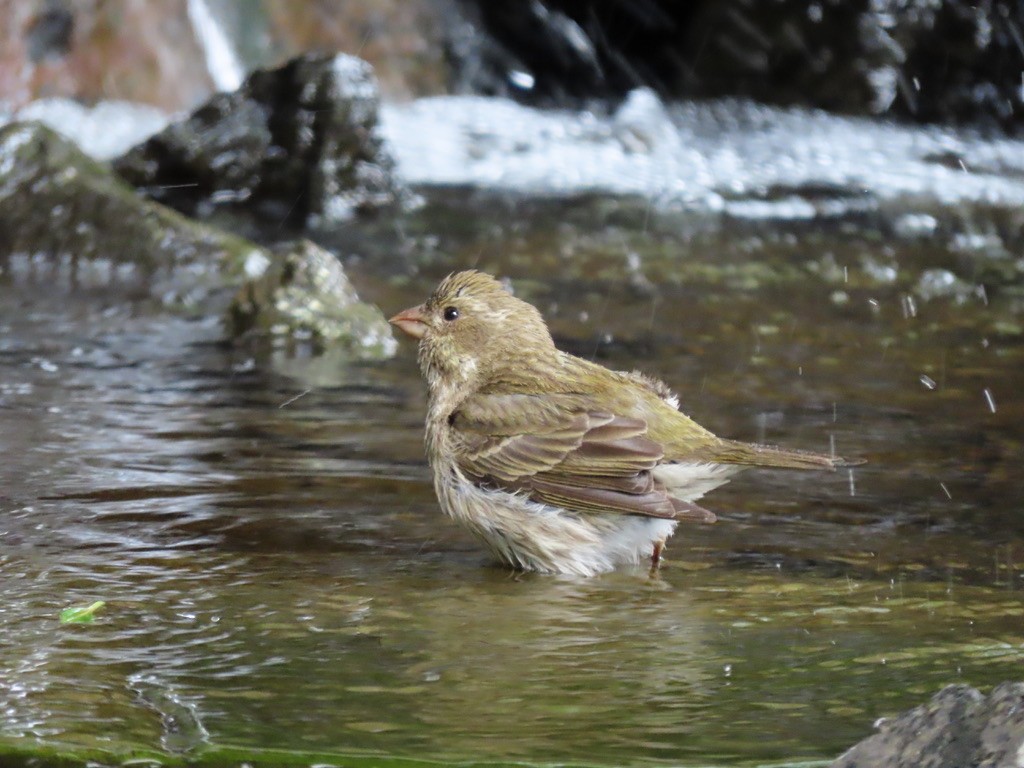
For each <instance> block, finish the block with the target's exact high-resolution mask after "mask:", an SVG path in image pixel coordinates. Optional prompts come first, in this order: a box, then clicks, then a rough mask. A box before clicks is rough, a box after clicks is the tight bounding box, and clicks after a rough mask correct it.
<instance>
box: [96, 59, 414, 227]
mask: <svg viewBox="0 0 1024 768" xmlns="http://www.w3.org/2000/svg"><path fill="white" fill-rule="evenodd" d="M377 108H378V91H377V86H376V83H375V81H374V79H373V72H372V70H371V69H370V67H369V65H368V64H366V63H365V62H363V61H362V60H360V59H357V58H354V57H352V56H346V55H336V56H331V55H322V54H310V55H306V56H301V57H299V58H296V59H293V60H291V61H289V62H288V63H286V64H285V65H283V66H281V67H279V68H277V69H269V70H257V71H256V72H253V73H252V74H251V75H250V76H249V77H248V79H247V80H246V81H245V83H244V84H243V85H242V87H241V88H240V89H239V90H237V91H235V92H233V93H220V94H217V95H216V96H214V97H213V98H212V99H210V101H208V102H207V103H206V104H204V105H203V106H202V107H200V108H199V109H198V110H196V112H194V113H193V114H192V115H191V116H190V117H189V118H187V119H186V120H183V121H182V122H179V123H175V124H174V125H172V126H170V127H168V128H167V129H165V130H164V131H162V132H161V133H159V134H157V135H156V136H153V137H152V138H150V139H149V140H148V141H146V142H144V143H143V144H140V145H139V146H137V147H135V148H134V149H132V150H130V151H129V152H128V153H127V154H126V155H124V156H123V157H122V158H120V159H119V160H117V161H115V168H116V170H117V171H118V172H119V173H120V174H121V175H122V176H123V177H124V178H125V179H127V180H128V181H129V182H130V183H131V184H134V185H135V186H137V187H140V188H143V189H144V190H145V191H146V192H147V193H148V194H150V195H151V196H152V197H153V198H154V199H157V200H160V201H161V202H165V203H167V204H168V205H172V206H173V207H175V208H179V209H181V210H185V211H188V212H196V211H200V212H201V211H202V209H203V208H204V207H206V206H209V205H216V204H227V203H236V204H237V203H245V204H248V205H252V206H255V207H256V208H258V209H259V210H260V211H261V212H262V213H263V214H264V215H266V216H268V217H272V218H273V219H274V220H277V221H280V222H282V224H284V223H288V224H291V225H299V226H301V225H303V224H307V223H317V222H320V221H336V220H340V219H344V218H346V217H348V216H350V215H352V213H354V212H358V211H365V210H368V209H373V208H376V207H379V206H383V205H388V204H391V203H393V202H395V201H396V200H397V199H398V198H399V196H400V190H399V187H398V184H397V182H396V181H395V179H394V176H393V174H392V168H393V161H392V159H391V157H390V156H389V155H388V154H387V152H386V151H385V149H384V146H383V143H382V140H381V138H380V136H379V134H378V131H377Z"/></svg>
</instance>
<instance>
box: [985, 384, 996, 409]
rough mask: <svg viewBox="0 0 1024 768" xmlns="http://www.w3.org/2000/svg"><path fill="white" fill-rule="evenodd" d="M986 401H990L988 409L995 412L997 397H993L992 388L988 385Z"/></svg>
mask: <svg viewBox="0 0 1024 768" xmlns="http://www.w3.org/2000/svg"><path fill="white" fill-rule="evenodd" d="M985 402H986V403H988V409H989V410H990V411H992V413H995V412H996V399H995V398H994V397H992V390H991V389H989V388H988V387H985Z"/></svg>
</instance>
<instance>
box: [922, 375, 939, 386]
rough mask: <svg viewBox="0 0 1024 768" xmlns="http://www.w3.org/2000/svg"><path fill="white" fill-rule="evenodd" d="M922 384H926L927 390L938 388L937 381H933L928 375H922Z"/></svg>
mask: <svg viewBox="0 0 1024 768" xmlns="http://www.w3.org/2000/svg"><path fill="white" fill-rule="evenodd" d="M921 383H922V384H924V386H925V388H926V389H935V387H936V386H937V385H936V384H935V379H933V378H932V377H931V376H929V375H928V374H926V373H922V374H921Z"/></svg>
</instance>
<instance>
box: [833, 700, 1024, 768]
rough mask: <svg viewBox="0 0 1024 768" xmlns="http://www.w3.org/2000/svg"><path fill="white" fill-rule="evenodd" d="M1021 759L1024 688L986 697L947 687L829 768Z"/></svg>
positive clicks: (922, 767) (994, 766) (992, 764)
mask: <svg viewBox="0 0 1024 768" xmlns="http://www.w3.org/2000/svg"><path fill="white" fill-rule="evenodd" d="M1022 755H1024V683H1002V684H1001V685H999V686H997V687H996V688H995V689H994V690H993V691H992V693H990V694H989V695H988V696H987V697H986V696H983V695H982V694H981V693H979V692H978V691H977V690H976V689H974V688H971V687H970V686H966V685H950V686H948V687H946V688H943V689H942V690H941V691H939V693H937V694H935V696H933V697H932V699H931V701H929V702H927V703H926V704H922V705H921V706H919V707H915V708H914V709H912V710H910V711H909V712H905V713H904V714H902V715H900V716H899V717H897V718H894V719H892V720H884V721H882V723H881V725H880V726H879V729H878V733H876V734H875V735H874V736H869V737H868V738H866V739H864V740H863V741H862V742H860V743H859V744H857V745H855V746H854V747H852V748H851V749H849V750H848V751H847V752H846V753H845V754H843V755H842V756H841V757H840V758H839V759H838V760H836V761H835V762H834V763H832V768H869V767H870V768H965V767H966V766H977V767H978V768H982V767H984V768H1003V766H1007V768H1009V766H1018V765H1020V764H1021V756H1022Z"/></svg>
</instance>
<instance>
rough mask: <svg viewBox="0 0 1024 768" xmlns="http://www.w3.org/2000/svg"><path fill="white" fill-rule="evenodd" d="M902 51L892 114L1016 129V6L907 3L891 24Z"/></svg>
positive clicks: (1021, 27) (1019, 30) (1019, 22)
mask: <svg viewBox="0 0 1024 768" xmlns="http://www.w3.org/2000/svg"><path fill="white" fill-rule="evenodd" d="M894 20H895V24H894V29H893V36H894V38H895V39H896V41H897V42H898V43H899V44H900V46H901V47H902V48H903V49H904V50H905V51H906V54H905V61H904V63H903V66H902V67H901V69H900V73H899V86H900V87H899V92H898V96H897V99H896V103H895V104H894V106H893V111H894V112H896V113H897V114H900V115H904V116H908V117H912V118H915V119H917V120H922V121H928V122H934V121H940V122H966V121H978V120H983V121H985V122H992V123H997V124H999V125H1001V126H1003V127H1007V128H1008V127H1013V126H1017V127H1019V126H1021V125H1024V83H1022V80H1021V76H1022V73H1024V4H1022V3H1019V2H1018V3H1009V2H999V1H998V0H988V2H980V3H970V4H968V3H965V2H953V1H952V0H944V2H941V3H915V4H911V5H910V6H909V7H908V8H905V9H903V10H901V11H900V12H899V13H898V14H897V15H896V16H895V18H894Z"/></svg>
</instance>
